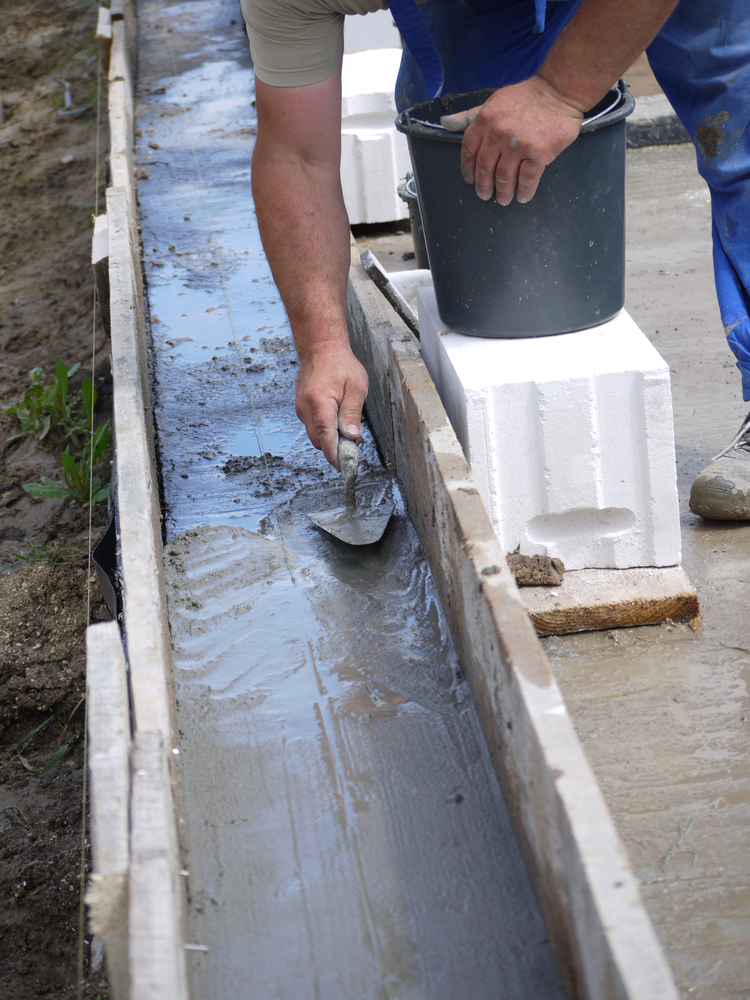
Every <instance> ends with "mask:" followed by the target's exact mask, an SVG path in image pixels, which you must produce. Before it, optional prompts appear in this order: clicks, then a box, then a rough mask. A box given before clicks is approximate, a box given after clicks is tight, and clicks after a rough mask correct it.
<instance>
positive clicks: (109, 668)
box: [86, 622, 130, 1000]
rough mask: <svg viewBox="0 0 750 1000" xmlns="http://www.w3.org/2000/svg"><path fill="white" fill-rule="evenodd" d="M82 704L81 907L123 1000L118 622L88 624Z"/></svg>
mask: <svg viewBox="0 0 750 1000" xmlns="http://www.w3.org/2000/svg"><path fill="white" fill-rule="evenodd" d="M86 700H87V713H86V714H87V720H88V734H89V748H88V766H89V771H90V772H91V795H90V801H91V843H92V854H93V870H92V876H91V884H90V886H89V889H88V891H87V893H86V903H87V905H88V907H89V920H90V925H91V929H92V931H93V933H94V934H96V935H97V936H98V937H100V938H101V940H102V941H103V942H104V948H105V953H106V957H107V978H108V981H109V987H110V991H111V994H112V997H113V1000H127V997H128V996H129V976H128V949H127V925H128V879H129V873H130V705H129V696H128V681H127V670H126V666H125V654H124V652H123V648H122V639H121V638H120V629H119V628H118V626H117V623H116V622H102V623H101V624H99V625H90V626H89V628H88V629H87V631H86Z"/></svg>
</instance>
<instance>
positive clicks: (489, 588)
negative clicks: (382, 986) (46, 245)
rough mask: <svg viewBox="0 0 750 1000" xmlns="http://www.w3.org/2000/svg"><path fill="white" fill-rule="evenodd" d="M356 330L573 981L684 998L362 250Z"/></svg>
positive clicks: (456, 448)
mask: <svg viewBox="0 0 750 1000" xmlns="http://www.w3.org/2000/svg"><path fill="white" fill-rule="evenodd" d="M349 327H350V333H351V336H352V343H353V346H354V349H355V352H356V353H357V354H358V356H359V358H360V360H361V361H362V362H363V364H364V365H365V367H366V368H367V370H368V373H369V376H370V392H369V395H368V400H367V413H368V418H369V420H370V423H371V425H372V427H373V430H374V432H375V434H376V437H377V438H378V441H379V443H380V445H381V448H382V450H383V452H384V455H385V457H386V461H387V462H388V464H389V466H390V467H391V469H392V471H393V472H394V473H395V475H396V477H397V478H398V480H399V482H400V484H401V487H402V489H403V491H404V494H405V497H406V502H407V505H408V507H409V512H410V514H411V516H412V518H413V520H414V524H415V526H416V528H417V531H418V533H419V537H420V540H421V542H422V546H423V548H424V550H425V553H426V555H427V558H428V560H429V562H430V566H431V568H432V571H433V575H434V578H435V581H436V584H437V587H438V589H439V592H440V596H441V600H442V602H443V606H444V608H445V610H446V612H447V613H448V616H449V618H450V620H451V623H452V626H453V631H454V636H455V638H456V642H457V647H458V651H459V656H460V659H461V663H462V666H463V669H464V672H465V674H466V677H467V680H468V681H469V684H470V686H471V688H472V691H473V694H474V699H475V702H476V705H477V711H478V714H479V718H480V721H481V724H482V727H483V730H484V733H485V737H486V739H487V741H488V745H489V748H490V751H491V753H492V756H493V759H494V762H495V765H496V767H497V770H498V773H499V775H500V778H501V781H502V783H503V786H504V788H505V791H506V795H507V797H508V802H509V806H510V808H511V811H512V813H513V815H514V818H515V823H516V828H517V830H518V832H519V836H520V839H521V842H522V844H523V846H524V849H525V852H526V856H527V860H528V863H529V867H530V870H531V873H532V877H533V879H534V882H535V885H536V890H537V894H538V896H539V900H540V903H541V906H542V911H543V913H544V916H545V920H546V923H547V928H548V933H549V935H550V939H551V941H552V944H553V947H554V948H555V952H556V954H557V956H558V959H559V961H560V965H561V968H562V970H563V974H564V976H565V977H566V979H567V983H568V986H569V987H570V989H571V992H572V994H573V995H574V996H575V997H577V998H582V1000H615V998H617V1000H625V998H627V1000H676V998H677V991H676V989H675V987H674V984H673V982H672V978H671V975H670V972H669V968H668V966H667V963H666V961H665V959H664V956H663V954H662V952H661V949H660V947H659V944H658V941H657V939H656V936H655V934H654V931H653V928H652V927H651V924H650V922H649V919H648V916H647V914H646V911H645V908H644V906H643V902H642V900H641V897H640V894H639V891H638V886H637V884H636V881H635V878H634V876H633V874H632V872H631V871H630V867H629V864H628V860H627V857H626V855H625V852H624V849H623V847H622V845H621V843H620V840H619V838H618V836H617V833H616V831H615V828H614V824H613V823H612V820H611V818H610V816H609V813H608V811H607V807H606V805H605V802H604V799H603V797H602V794H601V791H600V790H599V788H598V785H597V783H596V779H595V777H594V774H593V771H592V770H591V768H590V766H589V764H588V762H587V760H586V758H585V755H584V753H583V750H582V748H581V745H580V743H579V741H578V739H577V737H576V735H575V732H574V729H573V725H572V722H571V720H570V716H569V715H568V712H567V709H566V707H565V703H564V701H563V699H562V695H561V693H560V690H559V688H558V687H557V684H556V683H555V681H554V678H553V677H552V674H551V672H550V669H549V665H548V663H547V661H546V658H545V656H544V653H543V650H542V648H541V645H540V644H539V640H538V638H537V636H536V634H535V632H534V629H533V627H532V624H531V621H530V619H529V617H528V615H527V613H526V609H525V607H524V605H523V602H522V600H521V598H520V595H519V593H518V590H517V588H516V586H515V583H514V581H513V579H512V577H511V574H510V570H509V569H508V566H507V563H506V561H505V558H504V553H503V552H502V550H501V548H500V546H499V543H498V541H497V539H496V536H495V534H494V531H493V529H492V525H491V523H490V520H489V517H488V515H487V512H486V510H485V508H484V505H483V503H482V500H481V498H480V496H479V493H478V492H477V489H476V486H475V484H474V481H473V479H472V476H471V471H470V469H469V467H468V464H467V462H466V459H465V457H464V454H463V451H462V449H461V446H460V444H459V443H458V440H457V438H456V436H455V433H454V432H453V429H452V427H451V425H450V423H449V421H448V418H447V415H446V413H445V410H444V409H443V406H442V403H441V402H440V399H439V397H438V395H437V391H436V389H435V386H434V384H433V382H432V380H431V378H430V376H429V373H428V372H427V369H426V367H425V365H424V363H423V361H422V357H421V354H420V351H419V344H418V342H417V341H416V339H415V338H414V337H413V335H412V334H411V333H410V332H409V330H408V329H407V327H406V326H405V324H404V323H403V322H402V321H401V320H400V319H399V318H398V317H397V316H396V314H395V313H394V312H393V311H392V310H391V309H390V308H389V307H388V306H387V305H386V304H385V302H384V301H383V299H382V297H381V296H380V293H379V292H378V291H377V290H376V289H375V286H374V285H373V284H372V283H371V282H370V281H369V279H368V278H367V277H366V275H365V273H364V270H363V269H362V266H361V264H360V261H359V253H358V251H357V250H356V248H355V247H354V246H353V247H352V263H351V270H350V282H349Z"/></svg>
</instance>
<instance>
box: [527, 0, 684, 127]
mask: <svg viewBox="0 0 750 1000" xmlns="http://www.w3.org/2000/svg"><path fill="white" fill-rule="evenodd" d="M676 6H677V0H583V3H582V4H581V6H580V8H579V9H578V11H576V13H575V15H574V16H573V17H572V18H571V21H570V24H568V26H567V27H566V28H565V30H564V31H563V32H562V34H561V35H560V38H559V39H558V40H557V42H556V43H555V45H553V47H552V49H551V50H550V53H549V55H548V56H547V59H546V60H545V63H544V65H543V66H542V69H541V71H540V74H539V75H540V76H541V77H542V78H543V79H545V80H546V81H547V82H548V83H550V84H551V85H552V86H553V87H554V88H555V89H556V90H557V91H558V92H559V93H561V94H562V95H564V96H565V97H566V98H567V99H568V100H569V101H570V102H571V103H572V104H573V105H574V106H575V107H577V108H578V109H579V111H581V112H585V111H588V110H589V109H590V108H592V107H593V106H594V105H595V104H596V103H597V101H599V100H600V99H601V98H602V97H603V96H604V94H605V93H606V92H607V90H608V88H609V87H610V86H611V85H612V84H613V83H614V82H615V81H616V80H617V79H618V78H619V77H620V76H621V75H622V74H623V73H624V72H625V70H626V69H628V67H629V66H631V65H632V63H633V62H634V61H635V60H636V59H637V58H638V56H639V55H640V54H641V53H642V52H643V51H644V50H645V49H646V48H647V46H648V45H649V44H650V43H651V42H652V41H653V39H654V38H655V37H656V35H657V34H658V32H659V30H660V28H661V27H662V25H663V24H664V22H665V21H666V20H667V18H668V17H669V15H670V14H671V13H672V11H673V10H674V8H675V7H676Z"/></svg>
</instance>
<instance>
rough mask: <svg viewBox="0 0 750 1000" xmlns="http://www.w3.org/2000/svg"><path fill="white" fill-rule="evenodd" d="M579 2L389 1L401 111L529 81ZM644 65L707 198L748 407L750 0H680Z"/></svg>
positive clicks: (726, 318) (722, 302) (723, 303)
mask: <svg viewBox="0 0 750 1000" xmlns="http://www.w3.org/2000/svg"><path fill="white" fill-rule="evenodd" d="M578 3H579V0H549V2H547V3H545V0H425V2H424V3H422V4H420V5H419V6H418V7H417V6H416V5H415V3H414V0H391V5H390V6H391V13H392V15H393V18H394V20H395V21H396V24H397V25H398V27H399V29H400V30H401V34H402V35H403V37H404V41H405V47H404V55H403V59H402V62H401V70H400V72H399V76H398V81H397V84H396V103H397V106H398V109H399V111H401V110H403V109H404V108H407V107H410V106H411V105H412V104H418V103H419V102H420V101H423V100H425V99H426V98H427V97H433V96H436V95H437V94H438V93H446V94H447V93H453V94H460V93H466V92H468V91H472V90H480V89H483V88H485V87H503V86H507V85H509V84H512V83H518V82H519V81H520V80H525V79H527V78H528V77H530V76H533V75H534V74H535V73H536V72H537V71H538V70H539V68H540V67H541V65H542V63H543V62H544V60H545V58H546V56H547V53H548V52H549V49H550V48H551V46H552V44H553V43H554V41H555V39H556V38H557V36H558V35H559V34H560V32H561V31H562V29H563V28H564V27H565V25H566V24H567V22H568V21H569V20H570V18H571V17H572V15H573V13H574V12H575V10H576V8H577V6H578ZM425 28H426V29H427V30H426V31H425ZM437 53H439V57H438V55H437ZM648 59H649V62H650V64H651V68H652V70H653V72H654V75H655V77H656V79H657V80H658V81H659V84H660V86H661V87H662V89H663V91H664V93H665V94H666V96H667V98H668V99H669V101H670V103H671V104H672V107H673V108H674V109H675V111H676V112H677V114H678V115H679V117H680V120H681V121H682V123H683V125H684V126H685V128H686V129H687V131H688V133H689V134H690V135H691V136H692V138H693V141H694V142H695V146H696V150H697V155H698V170H699V171H700V173H701V175H702V177H703V178H704V180H705V181H706V183H707V184H708V186H709V189H710V191H711V209H712V217H713V249H714V275H715V280H716V292H717V295H718V299H719V306H720V309H721V316H722V322H723V323H724V328H725V331H726V334H727V338H728V341H729V346H730V347H731V349H732V351H733V352H734V354H735V355H736V357H737V367H738V368H739V369H740V371H741V373H742V392H743V397H744V399H745V400H750V319H749V318H748V311H749V310H750V291H748V290H749V289H750V127H749V124H748V123H749V122H750V0H681V2H680V3H679V4H678V6H677V8H676V9H675V11H674V13H673V14H672V16H671V17H670V18H669V20H668V21H667V23H666V24H665V25H664V27H663V28H662V30H661V31H660V32H659V34H658V35H657V37H656V38H655V39H654V41H653V42H652V43H651V45H650V46H649V48H648ZM420 67H421V68H420ZM422 70H424V73H423V72H422ZM441 88H442V89H441Z"/></svg>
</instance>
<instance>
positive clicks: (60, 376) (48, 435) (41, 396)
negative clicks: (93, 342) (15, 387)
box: [5, 358, 90, 446]
mask: <svg viewBox="0 0 750 1000" xmlns="http://www.w3.org/2000/svg"><path fill="white" fill-rule="evenodd" d="M80 367H81V363H80V361H79V362H77V363H76V364H74V365H73V367H72V368H66V367H65V365H64V364H63V363H62V361H60V359H59V358H58V360H57V362H56V363H55V377H54V378H53V379H51V380H50V379H47V377H46V375H45V374H44V369H43V368H40V367H38V366H37V367H36V368H32V369H31V371H30V372H29V381H30V383H31V384H30V385H29V387H28V389H27V390H26V392H25V393H24V397H23V402H22V403H19V404H18V405H17V406H11V407H9V408H8V409H7V410H6V411H5V412H6V413H8V414H10V415H11V416H15V417H16V418H17V420H18V422H19V424H20V425H21V429H20V431H19V432H18V434H15V435H14V436H13V437H12V438H11V439H10V440H11V441H16V440H18V438H21V437H27V436H34V437H37V438H38V439H39V440H40V441H41V442H42V443H44V444H47V445H49V444H51V445H53V446H57V445H61V444H64V443H66V442H67V441H72V442H73V444H74V446H80V444H81V442H82V441H83V438H84V437H85V435H86V429H87V427H88V425H89V422H88V420H87V416H86V408H85V402H84V398H83V388H82V389H81V392H70V389H69V379H70V378H71V377H72V376H73V375H75V373H76V372H77V371H78V369H79V368H80ZM86 381H87V382H89V385H90V381H89V380H88V379H86Z"/></svg>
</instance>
